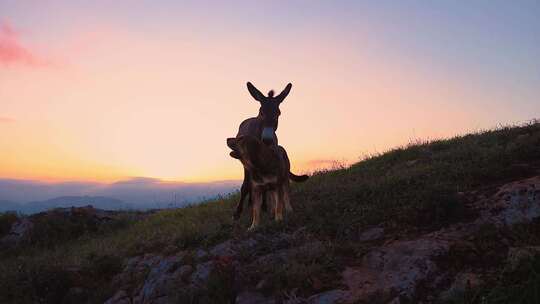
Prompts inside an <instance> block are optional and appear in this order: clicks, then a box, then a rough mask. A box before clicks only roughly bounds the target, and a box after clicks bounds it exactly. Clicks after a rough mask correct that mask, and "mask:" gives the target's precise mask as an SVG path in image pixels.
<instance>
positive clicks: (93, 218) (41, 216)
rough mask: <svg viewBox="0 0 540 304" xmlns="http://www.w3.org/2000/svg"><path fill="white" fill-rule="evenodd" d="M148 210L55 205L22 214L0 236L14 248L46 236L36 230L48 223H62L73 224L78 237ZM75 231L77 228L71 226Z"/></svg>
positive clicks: (0, 243)
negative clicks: (37, 235)
mask: <svg viewBox="0 0 540 304" xmlns="http://www.w3.org/2000/svg"><path fill="white" fill-rule="evenodd" d="M148 214H149V212H127V211H108V210H101V209H96V208H94V207H92V206H90V205H89V206H84V207H70V208H56V209H51V210H49V211H46V212H41V213H37V214H34V215H31V216H27V217H22V218H20V219H19V220H18V221H16V222H15V223H13V224H12V225H11V229H10V231H9V233H8V234H7V235H6V236H4V237H2V238H1V239H0V247H2V248H13V247H17V246H19V245H24V244H31V243H34V241H42V240H35V238H36V236H35V234H39V238H41V237H46V236H47V231H37V233H35V232H36V229H35V228H36V227H37V230H40V229H44V228H43V227H45V228H46V227H48V226H49V225H47V224H46V223H53V224H54V225H59V226H61V225H62V224H63V223H70V224H71V225H72V226H73V227H78V228H80V229H76V230H77V231H78V233H74V232H73V231H68V233H69V234H70V235H71V237H77V236H79V235H80V234H84V233H87V232H94V231H97V230H98V229H99V227H100V226H102V225H104V224H110V223H112V222H115V221H120V220H121V219H127V218H130V219H132V220H139V219H142V218H144V217H146V216H147V215H148ZM72 230H75V229H72Z"/></svg>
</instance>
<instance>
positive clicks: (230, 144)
mask: <svg viewBox="0 0 540 304" xmlns="http://www.w3.org/2000/svg"><path fill="white" fill-rule="evenodd" d="M236 143H237V139H236V137H229V138H227V146H228V147H229V148H231V149H232V150H236Z"/></svg>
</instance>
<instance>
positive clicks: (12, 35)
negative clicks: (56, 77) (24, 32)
mask: <svg viewBox="0 0 540 304" xmlns="http://www.w3.org/2000/svg"><path fill="white" fill-rule="evenodd" d="M13 64H21V65H26V66H44V65H47V63H46V62H45V61H43V60H42V59H40V58H38V57H37V56H36V55H35V54H34V53H33V52H32V51H30V50H29V49H28V48H27V47H25V46H23V45H22V44H21V42H20V39H19V35H18V33H17V32H16V31H15V30H14V29H13V27H12V26H11V25H9V24H8V23H6V22H2V23H0V65H4V66H7V65H13Z"/></svg>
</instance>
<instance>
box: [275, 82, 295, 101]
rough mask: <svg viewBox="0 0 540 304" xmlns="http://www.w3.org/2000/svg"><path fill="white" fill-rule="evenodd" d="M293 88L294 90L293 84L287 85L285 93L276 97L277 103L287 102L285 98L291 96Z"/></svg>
mask: <svg viewBox="0 0 540 304" xmlns="http://www.w3.org/2000/svg"><path fill="white" fill-rule="evenodd" d="M291 88H292V84H291V83H289V84H287V86H286V87H285V89H283V91H282V92H281V93H279V95H278V96H276V101H277V102H282V101H283V100H285V97H287V95H289V92H290V91H291Z"/></svg>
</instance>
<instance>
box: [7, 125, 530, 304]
mask: <svg viewBox="0 0 540 304" xmlns="http://www.w3.org/2000/svg"><path fill="white" fill-rule="evenodd" d="M539 167H540V124H539V123H532V124H529V125H526V126H519V127H503V128H499V129H496V130H491V131H485V132H479V133H476V134H470V135H466V136H460V137H455V138H452V139H446V140H436V141H432V142H426V143H414V144H411V145H409V146H406V147H402V148H397V149H394V150H392V151H389V152H387V153H384V154H381V155H377V156H373V157H370V158H368V159H366V160H363V161H361V162H359V163H356V164H354V165H353V166H351V167H350V168H343V169H337V170H332V171H327V172H320V173H317V174H315V175H314V176H313V177H312V178H311V179H310V180H309V181H308V182H306V183H304V184H300V185H296V186H295V187H294V188H293V198H292V203H293V207H294V208H295V213H294V214H293V215H292V216H289V217H288V219H287V220H286V221H285V223H284V224H281V225H276V224H274V223H269V222H266V223H265V225H263V227H261V229H260V230H261V231H263V232H264V233H268V234H271V233H276V232H281V231H291V230H294V229H297V228H299V227H306V228H307V229H308V231H310V232H313V233H316V234H317V235H319V236H320V238H321V239H323V240H327V241H328V242H331V243H333V244H335V245H336V246H335V247H336V248H337V250H336V255H346V254H358V252H357V251H361V250H362V249H361V248H360V247H355V245H351V244H354V242H353V241H354V240H355V238H356V237H357V235H358V232H359V231H361V230H362V229H363V228H365V227H367V226H370V225H376V224H382V225H384V226H385V228H386V229H387V231H390V232H392V231H394V232H396V233H398V232H399V233H414V232H415V231H419V230H421V231H430V230H435V229H438V228H440V227H442V226H445V225H448V224H450V223H452V222H455V221H459V220H462V219H463V217H464V216H466V214H465V212H464V210H462V207H461V204H460V203H459V202H458V199H457V194H458V192H462V191H468V190H472V189H478V188H482V187H485V186H488V185H491V186H493V185H497V184H499V183H502V182H505V181H510V180H513V179H517V178H523V177H528V176H531V175H533V174H538V168H539ZM237 198H238V197H237V196H232V197H229V198H224V199H221V200H218V201H210V202H207V203H204V204H201V205H198V206H194V207H189V208H184V209H177V210H166V211H161V212H158V213H157V214H154V215H152V216H150V217H149V218H148V219H146V220H143V221H139V222H134V223H132V224H130V225H129V226H128V227H126V228H123V229H120V230H117V231H112V232H110V233H106V234H100V235H93V234H89V235H86V236H83V237H82V238H80V239H78V240H76V241H71V242H68V243H63V244H60V245H58V246H56V247H52V248H30V249H28V250H26V251H25V253H24V254H21V255H18V256H8V257H3V261H2V263H1V264H0V282H2V283H1V284H2V285H0V302H3V301H2V295H4V296H5V297H7V298H8V299H9V297H13V296H15V297H26V298H27V299H32V298H33V299H35V298H36V297H41V296H43V295H42V294H41V293H43V294H45V291H42V290H41V289H44V290H45V289H49V290H50V289H51V288H54V287H51V286H46V285H47V283H46V282H41V281H40V280H44V281H50V277H51V276H53V277H54V276H59V277H58V278H57V277H54V278H56V280H57V281H59V282H64V283H65V284H68V282H70V280H72V279H71V278H66V275H65V273H63V272H62V270H64V269H66V268H74V267H75V268H77V269H80V270H81V271H80V272H81V273H83V275H82V277H83V278H85V280H87V281H88V282H87V283H86V285H90V286H94V287H95V288H99V287H100V286H106V285H107V283H106V282H107V280H109V279H110V278H111V277H112V275H114V272H115V271H118V270H119V269H120V267H121V261H122V259H123V258H125V257H128V256H133V255H138V254H141V253H146V252H163V251H166V250H168V248H170V247H171V246H174V247H175V248H186V249H189V248H196V247H198V246H209V245H212V244H215V243H217V242H219V241H221V240H224V239H228V238H231V237H233V236H234V237H237V238H242V237H245V236H246V235H248V234H247V233H246V232H245V230H246V228H247V227H248V220H249V219H248V216H247V214H246V215H245V216H244V217H243V219H242V220H241V222H240V224H239V225H233V222H232V220H231V214H232V210H233V206H234V204H235V202H236V201H237ZM340 250H341V251H340ZM340 252H344V253H343V254H341V253H340ZM102 272H104V273H102ZM42 276H44V278H42ZM62 280H64V281H62ZM90 282H91V283H90ZM65 284H64V285H65ZM43 286H45V287H43ZM64 288H65V286H64ZM100 290H101V293H102V294H100V295H97V298H96V299H100V297H106V296H107V295H108V293H109V292H110V291H109V290H107V289H106V288H100ZM52 300H54V299H52Z"/></svg>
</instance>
